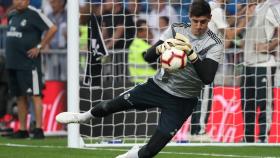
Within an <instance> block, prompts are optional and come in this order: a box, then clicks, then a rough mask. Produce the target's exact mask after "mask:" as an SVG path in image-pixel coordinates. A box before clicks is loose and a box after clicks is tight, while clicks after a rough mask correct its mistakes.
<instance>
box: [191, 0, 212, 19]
mask: <svg viewBox="0 0 280 158" xmlns="http://www.w3.org/2000/svg"><path fill="white" fill-rule="evenodd" d="M192 16H211V8H210V5H209V3H208V2H206V1H205V0H194V1H193V2H192V4H191V6H190V17H192Z"/></svg>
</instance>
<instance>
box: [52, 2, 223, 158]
mask: <svg viewBox="0 0 280 158" xmlns="http://www.w3.org/2000/svg"><path fill="white" fill-rule="evenodd" d="M190 19H191V24H182V23H178V24H173V25H172V26H171V27H170V28H169V29H167V30H166V31H165V32H164V33H163V35H162V36H161V38H160V41H158V42H157V43H156V44H155V45H154V46H152V47H151V48H150V49H148V50H147V52H146V54H145V56H144V58H145V60H147V61H148V62H154V61H156V60H157V59H158V57H159V56H160V55H161V53H163V52H164V51H165V50H166V49H170V48H171V47H176V48H178V49H181V50H184V51H185V52H186V53H187V55H188V60H189V63H188V65H187V66H186V67H185V68H184V69H179V70H176V71H166V70H164V69H159V70H158V72H157V74H156V75H155V76H154V77H153V78H151V79H148V81H147V82H146V83H144V84H141V85H137V86H136V87H134V88H133V89H131V90H129V91H127V92H125V93H123V94H121V95H120V96H118V97H116V98H114V99H112V100H107V101H103V102H100V103H99V104H97V105H96V106H95V107H93V108H92V109H91V110H89V111H88V112H85V113H81V114H80V113H72V112H63V113H60V114H59V115H57V116H56V120H57V121H58V122H60V123H83V122H87V121H88V120H90V119H93V118H96V117H104V116H107V115H109V114H112V113H115V112H119V111H123V110H128V109H138V110H144V109H148V108H154V107H158V108H160V109H161V116H160V120H159V124H158V127H157V129H156V131H155V132H154V134H153V135H152V137H151V138H150V140H149V142H148V143H147V144H146V145H144V146H143V147H141V148H139V147H138V146H134V147H133V148H132V149H131V150H129V151H128V152H126V153H124V154H123V155H119V156H117V158H151V157H153V156H155V155H157V154H158V153H159V152H160V151H161V149H162V148H164V147H165V145H166V144H167V143H168V142H169V141H170V140H171V139H172V137H173V136H174V135H175V134H176V132H177V131H178V130H179V129H180V127H181V126H182V125H183V123H184V122H185V120H186V119H187V118H188V117H189V116H190V115H191V114H192V111H193V108H194V107H195V106H196V105H197V101H198V96H199V95H200V91H201V89H202V87H203V86H204V84H210V83H211V82H212V81H213V80H214V77H215V73H216V71H217V68H218V65H219V62H220V61H221V59H222V51H223V44H222V42H221V40H220V39H219V38H218V37H217V36H216V35H215V34H214V33H213V32H211V31H210V30H209V29H208V22H209V21H210V19H211V9H210V6H209V4H208V3H207V2H206V1H204V0H195V1H194V2H193V3H192V4H191V8H190Z"/></svg>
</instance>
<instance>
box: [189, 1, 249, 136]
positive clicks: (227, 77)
mask: <svg viewBox="0 0 280 158" xmlns="http://www.w3.org/2000/svg"><path fill="white" fill-rule="evenodd" d="M229 2H230V0H211V1H209V4H210V7H211V15H212V18H211V21H210V22H209V23H208V27H209V29H210V30H211V31H213V33H214V34H216V35H217V36H218V37H219V38H220V39H221V40H222V41H223V44H224V57H223V59H224V61H223V62H222V64H221V65H219V69H218V72H217V75H216V77H215V83H217V84H219V85H232V84H233V83H232V82H233V81H234V80H233V75H232V74H233V66H232V65H230V62H229V61H230V59H232V56H233V54H232V53H228V52H227V50H226V49H228V48H230V47H231V46H232V41H234V40H235V37H236V36H237V35H239V34H240V33H241V32H242V31H244V28H245V24H246V18H242V19H238V21H236V22H235V25H234V26H230V25H229V24H228V22H227V14H226V10H225V6H226V5H227V4H228V3H229ZM236 24H237V25H236ZM231 62H232V61H231ZM212 95H213V85H206V86H205V87H204V91H203V93H202V98H201V101H200V102H199V104H198V106H196V109H195V112H194V115H193V117H192V125H193V126H192V129H191V130H192V132H191V133H192V134H194V135H196V134H204V133H205V124H206V123H207V120H208V118H207V117H208V116H209V112H208V111H209V110H211V105H212V104H211V103H212V100H211V99H209V98H212ZM206 100H207V101H206Z"/></svg>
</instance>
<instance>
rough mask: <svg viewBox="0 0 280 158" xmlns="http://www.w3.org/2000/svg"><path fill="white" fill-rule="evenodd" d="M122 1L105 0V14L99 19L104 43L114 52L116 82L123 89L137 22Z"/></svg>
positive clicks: (126, 78)
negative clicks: (129, 51)
mask: <svg viewBox="0 0 280 158" xmlns="http://www.w3.org/2000/svg"><path fill="white" fill-rule="evenodd" d="M123 5H124V4H123V1H122V0H104V1H103V3H102V7H103V13H102V15H101V16H99V17H98V21H99V23H100V26H101V32H102V36H103V39H104V43H105V45H106V47H107V49H108V50H113V51H114V53H113V54H112V56H111V57H112V64H113V65H114V71H113V73H114V75H116V76H117V77H114V81H116V82H117V83H118V84H116V85H118V86H121V87H123V84H125V83H126V82H127V81H129V79H128V75H129V74H128V66H127V63H128V52H127V49H128V48H129V46H130V44H131V42H132V41H133V39H134V37H135V28H136V27H135V22H134V20H133V19H134V16H135V15H133V14H130V13H129V11H128V10H127V9H126V8H124V6H123Z"/></svg>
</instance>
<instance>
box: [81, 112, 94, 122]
mask: <svg viewBox="0 0 280 158" xmlns="http://www.w3.org/2000/svg"><path fill="white" fill-rule="evenodd" d="M79 118H80V120H81V121H82V122H87V121H89V120H90V119H93V118H94V116H92V114H91V112H90V110H89V111H87V112H84V113H81V114H80V115H79Z"/></svg>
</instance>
